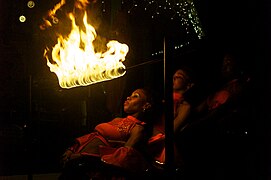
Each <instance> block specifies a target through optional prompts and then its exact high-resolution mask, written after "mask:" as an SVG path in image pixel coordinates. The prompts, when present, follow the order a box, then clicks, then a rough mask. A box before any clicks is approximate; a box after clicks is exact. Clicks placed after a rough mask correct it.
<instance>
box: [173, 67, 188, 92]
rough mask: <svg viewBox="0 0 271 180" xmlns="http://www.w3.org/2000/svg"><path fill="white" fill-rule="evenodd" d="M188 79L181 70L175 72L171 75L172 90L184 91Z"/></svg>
mask: <svg viewBox="0 0 271 180" xmlns="http://www.w3.org/2000/svg"><path fill="white" fill-rule="evenodd" d="M188 80H189V77H188V76H187V74H186V73H185V72H184V71H183V70H177V71H176V72H175V74H174V75H173V90H176V91H178V90H184V89H186V86H187V83H188Z"/></svg>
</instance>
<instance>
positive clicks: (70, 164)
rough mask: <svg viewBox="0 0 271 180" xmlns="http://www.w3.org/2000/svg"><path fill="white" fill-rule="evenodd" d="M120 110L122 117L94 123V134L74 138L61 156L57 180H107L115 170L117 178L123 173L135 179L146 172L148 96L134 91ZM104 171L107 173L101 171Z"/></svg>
mask: <svg viewBox="0 0 271 180" xmlns="http://www.w3.org/2000/svg"><path fill="white" fill-rule="evenodd" d="M123 108H124V112H125V113H126V114H127V116H126V117H124V118H115V119H113V120H112V121H110V122H106V123H101V124H98V125H97V126H96V127H95V130H94V132H91V133H89V134H86V135H83V136H81V137H78V138H76V139H75V143H74V144H73V145H72V146H71V147H69V148H68V149H67V150H66V152H65V153H64V154H63V159H62V160H63V164H64V168H63V172H62V174H61V176H60V177H59V179H61V180H66V179H67V180H68V179H91V178H97V179H107V178H108V177H107V176H112V177H114V176H118V175H117V173H115V174H114V175H112V174H109V173H113V172H117V170H119V172H121V175H120V176H123V175H124V172H127V174H129V173H134V174H133V175H135V174H136V175H138V176H139V175H142V173H144V172H146V171H147V170H148V168H149V166H148V160H147V159H148V157H146V153H145V150H146V148H145V147H146V143H147V141H148V137H149V134H150V133H149V132H150V127H151V124H152V123H151V121H150V118H149V117H150V115H151V114H152V108H153V98H152V93H150V91H149V90H147V89H143V88H142V89H136V90H135V91H134V92H133V93H132V94H131V95H130V96H129V97H127V99H126V101H125V102H124V104H123ZM114 168H115V169H114ZM106 169H108V170H109V171H108V172H106V173H103V172H101V170H103V171H106ZM113 169H114V170H113ZM138 176H135V177H138ZM124 177H125V176H124Z"/></svg>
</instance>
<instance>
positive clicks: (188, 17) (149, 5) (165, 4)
mask: <svg viewBox="0 0 271 180" xmlns="http://www.w3.org/2000/svg"><path fill="white" fill-rule="evenodd" d="M126 1H127V2H126V3H131V1H129V0H126ZM139 2H140V3H139ZM124 3H125V2H124V0H122V4H124ZM140 7H142V8H143V9H144V10H145V11H148V12H150V14H151V15H150V17H151V19H156V18H159V17H162V16H165V15H166V16H169V19H170V20H180V23H181V25H182V26H183V27H184V29H185V30H186V33H187V34H190V29H193V31H194V32H195V33H196V34H197V37H198V38H199V39H202V38H203V36H204V32H203V30H202V27H201V24H200V20H199V18H198V14H197V11H196V8H195V6H194V2H193V0H166V1H161V0H144V1H142V0H141V1H140V0H138V2H137V1H136V0H133V1H132V5H131V6H130V8H129V9H128V11H127V13H128V14H131V13H132V12H133V11H135V10H136V8H140Z"/></svg>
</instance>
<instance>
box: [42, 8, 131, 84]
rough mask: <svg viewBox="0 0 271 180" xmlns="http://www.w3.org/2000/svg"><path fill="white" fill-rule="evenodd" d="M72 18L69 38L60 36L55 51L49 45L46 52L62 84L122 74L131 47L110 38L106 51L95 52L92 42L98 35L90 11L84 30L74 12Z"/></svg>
mask: <svg viewBox="0 0 271 180" xmlns="http://www.w3.org/2000/svg"><path fill="white" fill-rule="evenodd" d="M69 18H70V20H71V22H72V29H71V31H70V34H69V35H68V36H67V37H64V36H62V35H59V37H58V39H57V43H56V44H55V45H54V47H53V48H52V50H51V51H50V49H49V48H46V49H45V52H44V56H45V58H46V59H47V65H48V66H49V68H50V71H51V72H53V73H55V74H56V75H57V78H58V81H59V85H60V86H61V87H62V88H73V87H77V86H87V85H90V84H94V83H98V82H101V81H106V80H111V79H114V78H118V77H121V76H123V75H124V74H125V66H124V64H123V61H125V56H126V54H127V53H128V51H129V48H128V46H127V45H126V44H122V43H119V42H118V41H115V40H111V41H109V42H108V43H107V51H106V52H95V50H94V45H93V41H94V40H95V38H96V36H97V34H96V31H95V29H94V27H93V26H92V25H90V24H88V22H87V13H86V12H85V13H84V18H83V24H84V26H85V30H82V29H83V28H80V27H79V26H77V25H76V23H75V17H74V15H73V14H72V13H70V14H69Z"/></svg>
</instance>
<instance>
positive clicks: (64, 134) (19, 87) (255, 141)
mask: <svg viewBox="0 0 271 180" xmlns="http://www.w3.org/2000/svg"><path fill="white" fill-rule="evenodd" d="M57 2H58V1H45V0H42V1H39V2H38V1H37V2H36V1H35V3H36V6H35V7H34V8H33V9H29V8H27V6H26V3H27V1H26V0H20V1H17V0H16V1H15V0H10V1H3V0H1V4H0V8H1V9H0V12H1V19H0V71H1V77H0V80H1V89H0V97H1V104H0V124H1V126H0V144H1V150H0V175H13V174H27V173H50V172H59V168H60V167H59V158H60V156H61V154H62V152H63V151H64V150H65V148H66V147H67V146H68V144H69V143H70V141H71V139H72V138H74V137H76V136H79V135H81V134H84V133H85V132H88V131H90V130H91V129H92V128H93V127H95V125H96V124H97V123H99V122H103V121H107V120H109V119H110V118H111V117H113V116H116V115H121V113H122V112H121V110H120V109H121V104H122V98H125V97H126V96H127V94H128V93H130V92H131V90H133V89H134V88H135V87H139V86H145V85H150V86H152V87H154V88H157V90H158V91H162V90H163V85H164V84H163V83H164V81H163V61H162V60H163V55H162V54H158V55H153V53H155V52H158V51H161V50H163V43H164V40H165V39H166V42H167V43H168V45H169V46H168V48H169V49H167V50H166V52H169V53H172V55H171V56H169V57H170V58H169V60H168V61H167V63H168V64H169V66H171V67H172V68H175V67H177V66H179V65H182V64H185V65H188V66H191V67H192V68H194V69H195V70H196V71H197V73H198V74H199V76H200V77H201V78H200V80H201V82H202V83H206V85H207V86H208V85H209V83H211V82H212V80H213V79H215V78H214V77H213V76H214V73H216V71H217V68H218V67H219V65H220V64H219V63H220V62H219V61H218V60H217V59H218V57H219V56H220V55H221V52H223V51H224V50H228V49H230V50H233V51H236V52H238V53H239V55H240V56H242V57H243V58H242V61H241V63H242V65H243V66H244V67H245V69H246V70H247V71H248V72H249V74H250V75H251V77H252V79H253V81H252V82H253V88H252V93H251V96H252V97H251V101H250V102H249V103H251V104H253V105H254V106H253V107H254V108H253V111H254V112H253V116H252V117H251V119H249V120H248V121H249V122H250V124H251V131H249V132H251V134H250V136H249V138H250V140H251V141H249V146H248V147H249V148H248V149H247V150H248V151H249V155H250V156H251V157H249V158H251V161H250V165H249V166H250V168H249V169H248V172H250V173H251V171H252V173H253V175H254V176H255V177H259V179H262V178H264V177H265V176H266V175H267V173H268V172H269V171H270V170H269V169H270V167H269V166H270V164H269V161H270V158H267V156H266V155H269V153H268V152H269V151H268V146H269V144H270V143H267V142H268V141H269V137H270V134H269V133H268V130H269V128H268V127H269V126H268V125H269V120H270V116H269V115H267V113H266V112H267V110H269V105H268V104H267V103H268V102H269V87H270V79H269V78H270V73H269V71H270V64H269V60H270V56H269V48H270V47H269V45H270V44H269V42H270V37H269V31H270V28H269V23H270V13H268V10H269V8H270V3H268V2H267V1H235V0H220V1H211V0H197V1H194V3H195V6H196V9H197V11H198V15H199V19H200V22H201V25H202V29H203V31H204V33H205V36H204V37H203V38H202V39H198V38H197V35H196V34H195V32H194V31H193V29H189V32H190V34H189V35H187V34H186V33H184V32H185V30H184V29H183V27H182V26H181V24H180V22H179V20H178V19H175V20H173V21H171V20H170V18H169V17H170V14H168V13H167V12H164V14H161V15H160V16H159V17H158V18H155V19H152V18H151V12H145V11H144V10H143V9H144V4H143V1H135V2H138V3H139V5H140V3H142V4H141V5H142V6H138V7H137V8H134V9H132V11H131V13H127V12H128V10H130V9H131V7H133V3H132V2H130V1H123V2H124V3H123V4H122V3H121V1H114V2H113V1H112V2H110V1H106V3H105V4H102V3H101V1H96V2H95V1H93V2H92V3H93V4H92V5H91V6H90V7H89V9H90V10H95V14H94V16H93V19H94V20H96V19H99V22H100V25H99V28H98V29H97V32H98V33H99V34H101V36H104V37H106V38H107V39H117V40H118V41H121V42H124V43H127V44H128V45H129V48H130V49H129V53H128V55H127V59H126V62H125V65H126V66H127V67H128V69H127V72H126V75H125V76H124V77H121V78H119V79H116V80H112V81H109V82H103V83H99V84H95V85H92V86H88V87H78V88H74V89H70V90H66V89H61V88H60V87H59V86H58V83H57V78H56V76H55V75H54V74H53V73H51V72H50V71H49V68H48V67H47V66H46V61H45V59H44V58H43V57H42V55H43V50H44V48H45V46H46V45H47V44H50V43H52V41H53V40H52V39H54V37H55V35H54V33H53V30H56V29H57V28H59V26H60V25H55V27H53V28H52V29H50V30H45V31H41V30H40V29H39V25H40V24H41V23H42V17H43V16H44V15H45V14H46V13H47V11H48V10H49V9H50V8H52V7H53V6H54V5H55V4H56V3H57ZM144 2H145V1H144ZM162 2H163V1H159V0H157V3H161V4H163V3H162ZM69 3H72V2H71V1H68V2H67V4H69ZM102 10H106V11H105V12H103V11H102ZM92 12H93V11H92ZM23 13H24V14H25V15H26V17H27V21H26V22H25V23H20V22H19V21H18V17H19V15H20V14H23ZM97 22H98V21H97ZM54 28H55V29H54ZM187 42H190V44H186V43H187ZM178 44H183V45H184V46H183V47H182V48H180V49H177V50H173V48H172V47H173V46H175V45H178ZM171 48H172V49H171ZM172 57H173V58H172ZM144 62H152V63H147V64H145V65H141V66H136V65H138V64H141V63H144ZM129 67H130V69H129ZM167 74H169V76H171V74H172V72H167ZM83 107H86V113H83V112H82V111H83V109H84V108H83ZM268 157H269V156H268ZM267 167H268V168H267ZM269 173H270V172H269Z"/></svg>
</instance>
